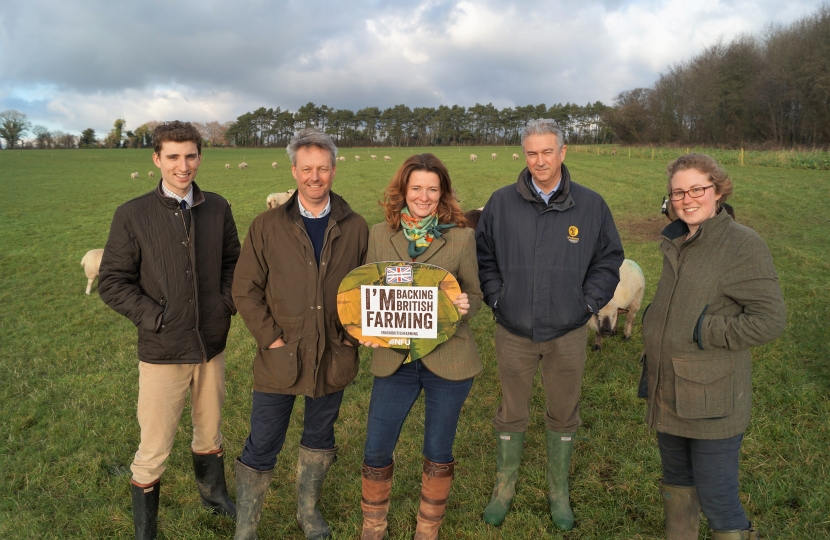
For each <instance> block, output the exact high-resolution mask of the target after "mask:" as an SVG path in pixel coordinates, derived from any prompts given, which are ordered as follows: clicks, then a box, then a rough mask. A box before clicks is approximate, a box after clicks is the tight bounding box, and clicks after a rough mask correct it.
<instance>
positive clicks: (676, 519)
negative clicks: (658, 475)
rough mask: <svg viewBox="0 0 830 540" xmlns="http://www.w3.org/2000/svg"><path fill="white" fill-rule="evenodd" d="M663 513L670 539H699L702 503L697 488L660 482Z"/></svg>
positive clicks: (667, 536)
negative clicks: (698, 498) (698, 497)
mask: <svg viewBox="0 0 830 540" xmlns="http://www.w3.org/2000/svg"><path fill="white" fill-rule="evenodd" d="M660 494H661V496H662V497H663V514H664V515H665V517H666V538H668V540H697V537H698V531H699V530H700V503H699V502H698V500H697V488H695V487H694V486H691V487H685V486H675V485H672V484H666V483H665V482H660Z"/></svg>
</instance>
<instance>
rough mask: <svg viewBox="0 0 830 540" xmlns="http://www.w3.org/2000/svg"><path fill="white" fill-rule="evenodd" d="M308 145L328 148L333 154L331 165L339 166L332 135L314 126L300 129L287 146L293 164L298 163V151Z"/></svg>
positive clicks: (323, 148)
mask: <svg viewBox="0 0 830 540" xmlns="http://www.w3.org/2000/svg"><path fill="white" fill-rule="evenodd" d="M307 146H316V147H317V148H320V149H322V150H328V152H329V154H330V155H331V166H332V167H335V166H337V162H336V161H335V160H336V159H337V147H336V146H334V142H333V141H332V140H331V137H330V136H328V135H326V134H325V133H322V132H320V131H317V130H316V129H314V128H305V129H302V130H300V132H299V133H297V134H296V135H294V137H293V138H292V139H291V142H289V143H288V146H286V147H285V149H286V150H287V151H288V159H290V160H291V164H292V165H297V151H298V150H299V149H300V148H305V147H307Z"/></svg>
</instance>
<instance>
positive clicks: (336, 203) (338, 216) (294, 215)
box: [279, 191, 352, 221]
mask: <svg viewBox="0 0 830 540" xmlns="http://www.w3.org/2000/svg"><path fill="white" fill-rule="evenodd" d="M299 196H300V192H299V191H295V192H294V193H293V194H291V198H290V199H288V201H286V203H285V204H283V205H282V206H280V207H279V209H280V210H282V211H284V212H285V213H286V214H288V216H289V217H290V218H291V221H297V220H299V219H302V216H301V215H300V207H299V205H298V204H297V197H299ZM329 197H331V199H330V200H331V212H330V213H329V217H330V218H331V219H333V220H334V221H342V220H344V219H346V217H347V216H348V215H349V214H351V213H352V207H351V206H349V203H347V202H346V200H345V199H344V198H343V197H341V196H340V195H338V194H337V193H335V192H333V191H330V192H329Z"/></svg>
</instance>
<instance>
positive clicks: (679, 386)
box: [672, 358, 735, 419]
mask: <svg viewBox="0 0 830 540" xmlns="http://www.w3.org/2000/svg"><path fill="white" fill-rule="evenodd" d="M672 365H673V367H674V390H675V401H676V409H677V416H679V417H680V418H689V419H695V418H722V417H724V416H728V415H729V414H731V413H732V404H733V402H734V385H733V378H734V377H733V373H734V371H735V367H734V366H733V365H732V361H731V359H730V358H711V359H707V360H684V359H682V358H673V359H672Z"/></svg>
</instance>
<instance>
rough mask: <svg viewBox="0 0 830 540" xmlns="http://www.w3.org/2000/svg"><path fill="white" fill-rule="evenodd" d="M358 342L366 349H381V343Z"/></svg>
mask: <svg viewBox="0 0 830 540" xmlns="http://www.w3.org/2000/svg"><path fill="white" fill-rule="evenodd" d="M357 342H358V343H360V344H361V345H363V346H364V347H371V348H373V349H377V348H378V347H380V344H379V343H375V342H373V341H361V340H357Z"/></svg>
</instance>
